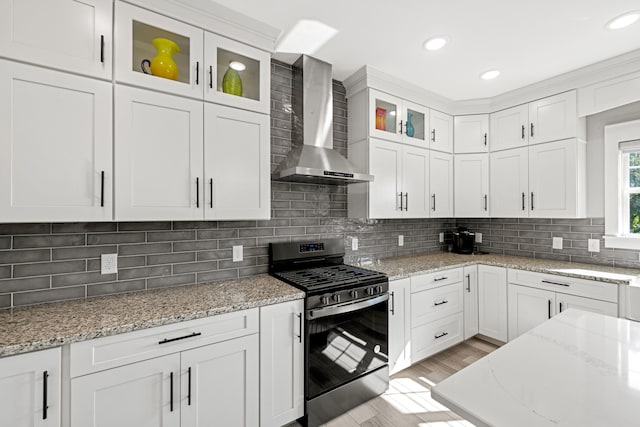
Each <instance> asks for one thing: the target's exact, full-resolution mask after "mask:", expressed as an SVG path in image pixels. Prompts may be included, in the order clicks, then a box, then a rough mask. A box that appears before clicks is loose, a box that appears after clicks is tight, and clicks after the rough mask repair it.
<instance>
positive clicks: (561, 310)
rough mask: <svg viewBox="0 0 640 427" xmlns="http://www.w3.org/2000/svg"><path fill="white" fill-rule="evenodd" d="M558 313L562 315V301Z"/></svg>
mask: <svg viewBox="0 0 640 427" xmlns="http://www.w3.org/2000/svg"><path fill="white" fill-rule="evenodd" d="M560 313H562V301H560Z"/></svg>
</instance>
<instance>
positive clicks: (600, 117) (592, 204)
mask: <svg viewBox="0 0 640 427" xmlns="http://www.w3.org/2000/svg"><path fill="white" fill-rule="evenodd" d="M638 119H640V102H634V103H633V104H628V105H624V106H622V107H618V108H614V109H611V110H608V111H603V112H602V113H598V114H594V115H593V116H589V117H587V217H590V218H602V217H604V127H605V126H606V125H611V124H615V123H621V122H627V121H629V120H638Z"/></svg>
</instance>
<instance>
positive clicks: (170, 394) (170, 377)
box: [169, 372, 173, 412]
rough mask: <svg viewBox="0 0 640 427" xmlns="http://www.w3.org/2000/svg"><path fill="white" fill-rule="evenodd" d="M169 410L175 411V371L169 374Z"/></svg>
mask: <svg viewBox="0 0 640 427" xmlns="http://www.w3.org/2000/svg"><path fill="white" fill-rule="evenodd" d="M169 411H170V412H173V372H171V373H170V374H169Z"/></svg>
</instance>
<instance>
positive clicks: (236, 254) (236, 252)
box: [233, 245, 243, 262]
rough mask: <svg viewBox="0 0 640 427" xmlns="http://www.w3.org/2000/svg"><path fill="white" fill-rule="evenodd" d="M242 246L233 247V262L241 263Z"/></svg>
mask: <svg viewBox="0 0 640 427" xmlns="http://www.w3.org/2000/svg"><path fill="white" fill-rule="evenodd" d="M242 255H243V253H242V245H237V246H234V247H233V262H239V261H242Z"/></svg>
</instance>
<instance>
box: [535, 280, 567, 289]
mask: <svg viewBox="0 0 640 427" xmlns="http://www.w3.org/2000/svg"><path fill="white" fill-rule="evenodd" d="M541 282H542V283H547V284H549V285H558V286H566V287H567V288H568V287H570V285H569V284H568V283H560V282H552V281H550V280H541Z"/></svg>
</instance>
